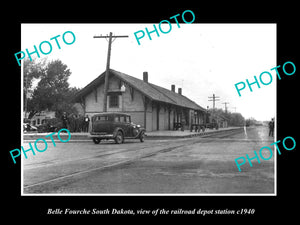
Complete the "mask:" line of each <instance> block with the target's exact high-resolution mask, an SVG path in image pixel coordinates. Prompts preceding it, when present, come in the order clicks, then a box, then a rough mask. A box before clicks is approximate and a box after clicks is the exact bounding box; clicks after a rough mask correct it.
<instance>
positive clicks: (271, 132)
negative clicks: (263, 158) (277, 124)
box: [269, 118, 274, 137]
mask: <svg viewBox="0 0 300 225" xmlns="http://www.w3.org/2000/svg"><path fill="white" fill-rule="evenodd" d="M270 136H272V137H274V118H272V120H271V121H270V122H269V137H270Z"/></svg>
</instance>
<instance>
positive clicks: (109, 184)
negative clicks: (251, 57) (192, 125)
mask: <svg viewBox="0 0 300 225" xmlns="http://www.w3.org/2000/svg"><path fill="white" fill-rule="evenodd" d="M273 142H274V140H273V139H272V138H270V137H268V129H267V127H263V126H261V127H255V128H247V132H246V133H244V132H243V131H242V132H241V131H239V133H236V132H234V133H227V134H219V135H218V134H216V135H214V136H210V137H199V136H198V137H193V138H178V139H169V140H147V139H146V140H145V142H144V143H141V142H139V141H138V140H125V143H124V144H121V145H117V144H115V143H114V142H113V141H104V142H101V143H100V144H94V143H93V142H92V141H87V140H86V141H76V140H74V141H72V139H71V140H70V141H69V142H67V143H61V142H59V141H56V146H55V147H54V146H53V145H52V143H51V141H50V142H49V143H48V149H47V150H46V151H45V152H42V153H40V152H36V155H35V156H33V155H32V154H31V153H30V152H28V159H25V158H24V157H23V158H22V164H23V186H24V189H23V194H92V195H93V194H109V195H110V194H274V191H275V189H274V182H275V181H274V157H272V158H271V159H270V160H268V161H264V160H261V163H260V164H258V163H257V161H256V160H253V161H252V164H253V167H250V166H249V164H248V163H246V164H244V165H242V166H241V169H242V171H241V172H239V171H238V168H237V166H236V164H235V161H234V159H235V158H237V157H241V156H244V157H245V154H249V156H250V157H251V156H254V153H253V151H254V150H255V151H257V152H258V151H259V149H260V148H261V147H263V146H270V144H271V143H273ZM39 145H41V146H39ZM23 147H24V148H25V149H26V147H27V148H28V143H24V145H23ZM38 147H39V148H40V149H43V148H44V146H43V144H42V143H41V144H38ZM266 158H267V156H266Z"/></svg>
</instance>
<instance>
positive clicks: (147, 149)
mask: <svg viewBox="0 0 300 225" xmlns="http://www.w3.org/2000/svg"><path fill="white" fill-rule="evenodd" d="M238 132H240V131H232V132H230V133H229V134H227V133H226V134H220V133H219V134H215V135H210V136H209V137H201V138H199V137H195V138H188V139H182V140H181V141H180V142H171V143H168V144H167V146H166V147H164V148H160V147H161V146H165V145H166V142H158V143H154V144H153V145H151V146H144V147H141V146H139V145H137V147H136V148H131V149H122V150H115V151H111V152H106V153H101V154H96V155H92V156H89V157H85V158H80V159H73V160H61V161H59V160H58V161H49V162H48V163H47V161H46V162H42V163H41V164H40V165H36V164H29V165H26V166H25V167H24V170H25V171H26V170H30V169H36V168H43V167H49V166H50V167H51V166H59V165H60V164H61V165H63V164H68V163H81V164H82V163H86V164H87V165H88V164H89V162H90V161H91V160H96V159H105V157H110V156H113V155H118V154H120V153H130V152H137V153H139V154H137V156H134V157H130V156H129V158H126V159H122V160H116V161H114V162H112V163H109V164H106V165H103V164H102V165H100V166H92V167H91V168H90V167H88V168H86V169H82V170H79V171H76V172H71V173H67V174H63V175H61V176H56V177H52V178H50V179H47V180H43V181H39V182H36V183H32V184H26V185H23V190H24V192H26V190H30V189H31V188H35V187H38V186H43V185H47V184H50V183H54V182H57V181H62V180H66V179H72V178H74V177H76V176H80V175H84V174H88V173H91V172H95V171H100V170H105V169H111V168H115V167H118V166H123V165H126V164H131V163H134V162H136V161H138V160H141V159H143V158H148V157H152V156H155V155H157V154H161V153H166V152H170V151H173V150H175V149H178V148H182V147H184V146H186V145H187V144H188V145H193V144H197V143H200V142H203V143H207V142H213V141H216V140H218V139H222V138H224V137H228V136H230V135H232V134H235V133H238ZM212 136H213V137H212ZM222 140H224V139H222ZM229 141H232V139H229ZM241 141H243V140H241ZM155 148H158V150H155ZM96 164H97V163H96Z"/></svg>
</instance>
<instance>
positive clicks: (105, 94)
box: [94, 32, 128, 112]
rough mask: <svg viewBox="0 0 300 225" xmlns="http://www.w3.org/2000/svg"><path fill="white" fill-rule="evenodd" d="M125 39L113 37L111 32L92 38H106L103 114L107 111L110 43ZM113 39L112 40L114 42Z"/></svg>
mask: <svg viewBox="0 0 300 225" xmlns="http://www.w3.org/2000/svg"><path fill="white" fill-rule="evenodd" d="M123 37H124V38H125V37H128V36H127V35H121V36H113V35H112V32H110V33H109V36H108V35H106V36H102V35H101V36H94V38H108V51H107V61H106V71H105V79H104V97H103V112H106V111H107V91H108V76H109V65H110V55H111V43H112V38H115V39H116V38H123ZM115 39H114V40H115Z"/></svg>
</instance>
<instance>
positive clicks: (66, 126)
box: [61, 112, 68, 129]
mask: <svg viewBox="0 0 300 225" xmlns="http://www.w3.org/2000/svg"><path fill="white" fill-rule="evenodd" d="M61 119H62V123H63V128H65V129H68V117H67V113H66V112H63V115H62V117H61Z"/></svg>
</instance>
